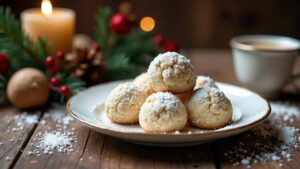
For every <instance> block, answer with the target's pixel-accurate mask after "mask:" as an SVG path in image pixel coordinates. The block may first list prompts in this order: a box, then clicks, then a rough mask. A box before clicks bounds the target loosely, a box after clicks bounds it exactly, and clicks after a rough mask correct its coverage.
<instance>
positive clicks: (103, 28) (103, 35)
mask: <svg viewBox="0 0 300 169" xmlns="http://www.w3.org/2000/svg"><path fill="white" fill-rule="evenodd" d="M111 15H112V12H111V9H110V8H100V9H99V11H98V14H97V17H96V19H97V31H96V33H97V41H98V43H99V44H100V46H101V52H102V56H103V57H104V58H105V60H106V62H107V71H106V74H105V77H104V78H105V80H118V79H126V78H132V77H134V76H136V75H137V74H139V73H141V71H143V70H144V69H145V66H148V64H149V62H150V60H152V57H153V56H155V55H157V53H158V50H157V47H156V45H155V44H154V43H153V41H152V34H151V33H149V32H143V31H141V30H139V29H133V30H131V32H130V33H129V34H127V35H123V36H119V35H117V34H115V33H113V32H112V31H111V30H110V28H109V22H110V18H111ZM149 56H150V59H149Z"/></svg>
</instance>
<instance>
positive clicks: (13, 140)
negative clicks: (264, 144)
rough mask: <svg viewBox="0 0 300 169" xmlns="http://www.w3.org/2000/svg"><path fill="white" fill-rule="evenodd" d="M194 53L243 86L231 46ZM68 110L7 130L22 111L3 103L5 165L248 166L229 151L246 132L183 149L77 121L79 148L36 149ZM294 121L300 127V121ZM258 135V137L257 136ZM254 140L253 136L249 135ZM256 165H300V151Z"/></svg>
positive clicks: (197, 63) (1, 154) (220, 77)
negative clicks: (142, 141)
mask: <svg viewBox="0 0 300 169" xmlns="http://www.w3.org/2000/svg"><path fill="white" fill-rule="evenodd" d="M183 53H184V54H185V55H186V56H188V57H189V58H190V59H191V61H192V63H193V65H194V67H195V70H196V71H197V73H198V74H203V75H209V76H211V77H212V78H213V79H215V80H217V81H221V82H225V83H231V84H235V85H240V84H239V83H238V81H237V80H236V78H235V75H234V70H233V62H232V56H231V53H230V51H229V50H209V49H202V50H201V49H197V50H186V51H184V52H183ZM295 72H300V62H299V59H298V62H297V63H296V66H295ZM299 98H300V97H299V94H294V93H293V92H290V90H287V92H286V94H282V95H281V96H280V98H279V100H280V101H290V102H293V103H295V104H299V100H300V99H299ZM58 111H60V112H63V113H65V107H64V105H56V106H47V108H43V109H41V110H35V111H29V112H28V113H29V114H30V115H36V116H37V117H38V123H34V124H29V125H25V126H24V127H23V128H22V130H18V131H15V132H7V129H8V128H13V127H15V126H14V125H16V124H14V123H12V122H9V121H7V120H5V118H1V117H9V116H15V115H17V114H21V113H22V111H20V110H18V109H16V108H14V107H13V106H11V105H9V104H8V103H6V104H2V105H1V106H0V115H1V117H0V143H1V144H0V169H10V168H16V169H23V168H30V169H38V168H49V169H56V168H63V169H73V168H78V169H85V168H86V169H87V168H91V169H95V168H104V169H106V168H109V169H119V168H125V169H148V168H149V169H169V168H170V169H171V168H174V169H200V168H201V169H215V168H224V169H231V168H247V166H243V165H239V166H234V165H233V163H232V162H230V160H229V159H227V158H226V157H225V156H224V153H225V151H226V150H228V149H230V148H231V147H232V146H234V145H235V144H236V143H237V142H238V141H239V140H240V139H243V135H244V134H240V135H237V136H233V137H229V138H226V139H221V140H217V141H214V142H211V143H207V144H202V145H197V146H191V147H180V148H158V147H147V146H141V145H135V144H131V143H127V142H124V141H121V140H118V139H116V138H113V137H110V136H106V135H103V134H100V133H97V132H95V131H93V130H90V129H89V128H87V127H84V126H82V125H81V124H80V123H79V122H77V121H75V120H74V121H72V122H71V123H70V124H69V125H68V126H67V128H66V129H65V130H68V129H69V130H72V131H73V132H74V133H75V137H76V138H77V141H76V143H74V146H75V148H74V152H71V153H60V152H54V153H53V154H51V155H49V154H43V153H41V154H40V155H36V154H30V153H29V152H30V151H34V147H33V145H34V144H35V142H36V141H37V140H36V139H35V138H38V137H39V134H40V133H43V132H46V131H47V132H49V131H50V132H51V131H57V130H62V129H61V126H60V125H59V124H57V123H58V122H57V121H55V120H53V119H52V118H49V116H51V113H53V112H58ZM294 125H295V126H297V127H298V128H300V121H298V122H297V121H295V122H294ZM253 139H255V138H253ZM249 141H252V140H249ZM251 168H255V169H269V168H283V169H284V168H291V169H292V168H293V169H299V168H300V150H299V149H297V150H296V152H294V156H293V160H292V161H289V162H284V165H283V166H282V167H280V166H278V164H275V163H274V162H272V161H270V162H266V163H265V164H257V165H251Z"/></svg>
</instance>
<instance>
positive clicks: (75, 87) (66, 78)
mask: <svg viewBox="0 0 300 169" xmlns="http://www.w3.org/2000/svg"><path fill="white" fill-rule="evenodd" d="M57 77H58V78H59V79H60V83H61V85H67V86H68V87H69V88H70V90H71V92H72V93H71V94H72V95H74V94H77V93H78V92H80V91H81V90H83V89H84V88H85V85H86V82H84V81H83V80H82V79H79V78H76V77H73V76H70V75H69V74H68V73H59V74H58V75H57ZM50 100H51V101H56V102H60V103H63V102H65V101H66V100H67V97H66V96H63V95H61V94H60V93H59V92H58V91H53V92H52V93H51V95H50Z"/></svg>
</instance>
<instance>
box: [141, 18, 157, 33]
mask: <svg viewBox="0 0 300 169" xmlns="http://www.w3.org/2000/svg"><path fill="white" fill-rule="evenodd" d="M140 27H141V29H142V30H143V31H146V32H149V31H152V30H153V29H154V28H155V20H154V19H153V18H152V17H149V16H147V17H144V18H142V19H141V21H140Z"/></svg>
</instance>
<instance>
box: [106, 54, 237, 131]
mask: <svg viewBox="0 0 300 169" xmlns="http://www.w3.org/2000/svg"><path fill="white" fill-rule="evenodd" d="M105 110H106V113H107V116H108V118H109V119H110V120H111V121H113V122H115V123H119V124H125V125H126V124H136V123H139V124H140V126H141V127H142V128H143V130H144V131H145V132H150V133H156V132H173V131H180V130H183V129H184V128H185V127H186V126H188V125H192V126H194V127H197V128H201V129H216V128H220V127H224V126H225V125H226V124H228V123H230V121H231V118H232V105H231V102H230V100H229V99H228V98H227V97H226V96H225V95H224V93H223V92H222V91H220V90H219V89H218V87H217V85H216V84H215V82H214V80H212V79H211V78H209V77H206V76H197V75H196V73H195V70H194V68H193V65H192V64H191V62H190V60H189V59H187V58H186V57H184V56H183V55H180V54H178V53H176V52H166V53H163V54H159V55H158V56H157V57H156V58H155V59H154V60H153V61H152V62H151V63H150V65H149V68H148V71H147V73H143V74H141V75H139V76H138V77H136V78H135V79H134V81H133V82H132V83H123V84H120V85H119V86H117V87H116V88H115V89H114V90H112V92H111V93H110V95H109V96H108V98H107V100H106V103H105Z"/></svg>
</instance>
